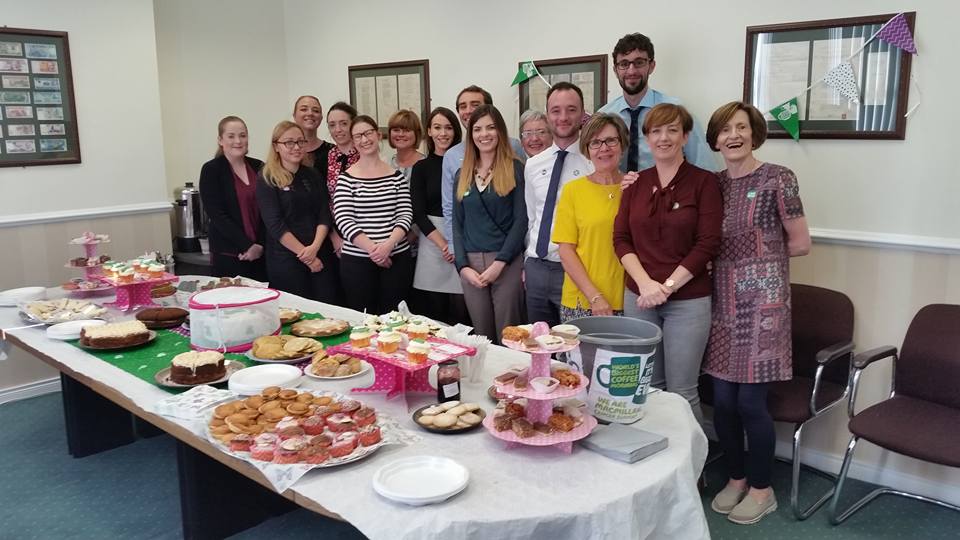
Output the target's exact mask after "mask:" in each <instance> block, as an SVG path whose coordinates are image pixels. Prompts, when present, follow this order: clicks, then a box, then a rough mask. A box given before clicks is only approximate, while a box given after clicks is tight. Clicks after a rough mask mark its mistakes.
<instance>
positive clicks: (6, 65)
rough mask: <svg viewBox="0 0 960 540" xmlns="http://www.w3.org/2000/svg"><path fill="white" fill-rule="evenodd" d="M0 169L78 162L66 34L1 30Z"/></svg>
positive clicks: (78, 149) (68, 46)
mask: <svg viewBox="0 0 960 540" xmlns="http://www.w3.org/2000/svg"><path fill="white" fill-rule="evenodd" d="M0 104H2V107H0V108H2V109H3V112H2V113H0V138H2V139H3V144H2V145H0V167H24V166H32V165H61V164H65V163H80V139H79V137H78V135H77V108H76V102H75V100H74V97H73V73H72V71H71V68H70V44H69V42H68V40H67V33H66V32H53V31H49V30H27V29H23V28H0Z"/></svg>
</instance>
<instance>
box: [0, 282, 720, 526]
mask: <svg viewBox="0 0 960 540" xmlns="http://www.w3.org/2000/svg"><path fill="white" fill-rule="evenodd" d="M281 304H282V305H284V306H291V307H296V308H299V309H301V310H304V311H315V312H319V313H322V314H324V315H325V316H328V317H338V318H344V319H347V320H350V321H358V320H359V319H360V315H359V314H358V313H357V312H354V311H352V310H348V309H345V308H340V307H337V306H328V305H324V304H319V303H316V302H312V301H309V300H304V299H302V298H299V297H295V296H291V295H287V294H284V295H283V297H282V299H281ZM23 324H24V323H23V322H22V321H21V320H20V319H19V317H18V316H17V310H16V308H0V328H5V329H7V328H13V327H17V326H22V325H23ZM10 333H11V334H13V335H15V336H16V337H17V338H19V339H21V340H22V341H24V342H26V343H28V344H29V345H30V346H31V347H33V348H35V349H37V350H39V351H40V352H42V353H44V354H47V355H49V356H51V357H53V358H56V359H57V360H58V361H60V362H62V363H63V364H64V365H67V366H69V367H70V368H71V369H74V370H76V371H77V372H79V373H82V374H84V375H86V376H88V377H90V378H92V379H94V380H96V381H99V382H101V383H103V384H105V385H108V386H111V387H113V388H116V389H119V390H121V391H122V392H123V393H124V394H125V395H126V396H128V397H129V398H130V399H131V400H133V401H134V402H135V403H136V404H137V406H139V407H141V408H143V409H144V410H145V411H152V410H153V405H154V404H155V403H156V402H157V401H158V400H160V399H163V398H165V397H167V396H169V395H170V394H168V393H167V392H165V391H163V390H161V389H160V388H157V387H155V386H153V385H150V384H148V383H145V382H143V381H141V380H140V379H137V378H136V377H134V376H132V375H129V374H127V373H125V372H123V371H121V370H120V369H118V368H115V367H113V366H111V365H109V364H106V363H104V362H101V361H99V360H97V359H96V358H95V357H93V356H91V355H88V354H86V353H85V352H83V351H82V350H80V349H77V348H76V347H74V346H72V345H70V344H67V343H64V342H61V341H55V340H50V339H47V338H46V336H45V335H44V329H43V328H28V329H20V330H11V331H10ZM527 358H528V356H527V355H525V354H522V353H518V352H516V351H511V350H508V349H504V348H502V347H491V348H490V351H489V353H488V355H487V359H486V363H485V368H484V378H483V379H484V381H489V380H491V379H492V378H493V377H494V376H495V375H496V374H497V373H499V372H501V371H502V370H503V369H505V368H506V367H507V366H509V365H512V364H517V363H522V362H523V361H524V360H526V359H527ZM372 382H373V376H372V373H368V374H365V375H362V376H360V377H357V378H354V379H347V380H342V381H335V382H324V381H318V380H316V379H308V378H306V377H305V378H304V383H303V385H302V387H303V388H315V389H325V390H333V391H338V392H343V393H348V392H349V390H350V388H353V387H357V386H368V385H369V384H372ZM488 386H489V383H487V382H484V383H469V382H464V383H463V397H464V399H465V400H469V401H475V402H477V403H480V404H481V406H482V407H483V408H484V409H485V410H487V411H488V412H489V411H490V410H491V409H492V408H493V405H492V402H491V401H490V400H489V399H488V398H487V397H486V389H487V387H488ZM357 397H358V398H359V399H361V400H363V401H366V402H368V403H370V405H372V406H374V407H376V408H377V409H380V410H383V411H384V412H385V413H387V414H389V415H391V416H393V417H394V418H397V419H399V420H400V421H401V424H402V425H403V426H404V427H406V428H407V429H409V430H414V431H418V432H419V433H420V434H421V435H422V436H423V441H422V442H420V443H417V444H414V445H411V446H406V447H391V446H387V447H383V448H381V449H380V450H378V451H377V452H376V453H375V454H373V455H372V456H371V457H369V458H367V459H364V460H362V461H359V462H356V463H353V464H349V465H345V466H342V467H335V468H329V469H321V470H316V471H312V472H310V473H308V474H307V475H306V476H304V477H303V478H301V479H300V480H299V481H298V482H297V483H296V484H294V485H293V487H292V488H291V489H292V490H293V491H294V492H296V493H298V494H300V495H302V496H305V497H307V498H309V499H312V500H314V501H316V502H317V503H318V504H320V505H322V506H323V507H324V508H326V509H328V510H330V511H331V512H335V513H337V514H339V515H341V516H343V518H344V519H346V520H348V521H349V522H350V523H352V524H353V525H354V526H356V527H357V528H358V529H359V530H360V531H361V532H363V534H365V535H366V536H368V537H369V538H371V539H374V540H376V539H390V540H398V539H422V538H457V539H466V538H477V539H484V540H486V539H508V538H517V539H521V538H522V539H533V540H536V539H541V538H542V539H559V538H576V539H586V538H605V539H617V540H619V539H627V538H629V539H635V538H670V539H675V538H684V539H696V538H709V531H708V529H707V522H706V518H705V516H704V512H703V507H702V505H701V503H700V496H699V494H698V492H697V487H696V482H697V478H698V477H699V475H700V472H701V470H702V469H703V463H704V460H705V459H706V455H707V439H706V437H705V436H704V434H703V431H702V430H701V429H700V427H699V426H698V425H697V423H696V421H695V420H694V417H693V414H692V413H691V411H690V408H689V406H688V405H687V403H686V401H685V400H684V399H683V398H681V397H680V396H678V395H675V394H670V393H666V392H659V393H655V394H652V395H650V396H649V399H648V401H647V405H646V414H645V416H644V418H643V419H642V420H640V421H639V422H637V423H636V424H635V426H637V427H639V428H641V429H645V430H648V431H652V432H654V433H658V434H661V435H664V436H666V437H667V438H668V439H669V446H668V448H667V449H666V450H664V451H662V452H659V453H657V454H655V455H653V456H651V457H649V458H647V459H645V460H643V461H640V462H638V463H634V464H626V463H622V462H619V461H615V460H612V459H609V458H606V457H603V456H601V455H600V454H596V453H594V452H591V451H589V450H586V449H584V448H582V447H580V446H578V445H574V449H573V453H571V454H564V453H562V452H560V451H559V450H556V449H554V448H535V447H520V448H513V449H509V450H508V449H506V448H505V444H504V443H503V442H502V441H500V440H497V439H495V438H493V437H492V436H490V435H489V434H488V433H486V432H485V431H484V430H483V428H481V429H478V430H475V431H473V432H470V433H465V434H462V435H438V434H433V433H428V432H424V431H422V430H420V429H419V428H418V427H417V426H416V424H415V423H414V422H413V420H412V419H411V416H410V412H412V410H414V409H415V408H416V407H418V406H420V405H421V404H426V403H427V402H429V401H430V400H431V398H429V397H427V396H410V403H409V404H407V403H405V402H404V400H403V399H401V398H396V399H393V400H390V401H386V400H385V399H384V397H383V396H381V395H377V394H358V395H357ZM432 399H433V400H435V397H434V398H432ZM171 420H172V421H176V422H178V423H181V424H182V425H183V426H184V427H186V428H188V429H189V428H190V427H191V425H190V423H189V422H186V421H180V420H176V419H171ZM416 455H437V456H446V457H450V458H453V459H456V460H457V461H459V462H460V463H462V464H463V465H464V466H466V467H467V468H468V469H469V471H470V484H469V485H468V487H467V489H466V490H465V491H464V492H462V493H461V494H459V495H458V496H456V497H454V498H453V499H450V500H448V501H446V502H445V503H442V504H438V505H433V506H427V507H410V506H406V505H403V504H399V503H394V502H391V501H389V500H386V499H384V498H382V497H380V496H379V495H377V494H376V493H375V492H374V491H373V487H372V485H371V478H372V477H373V474H374V473H375V472H376V471H377V469H379V468H380V467H382V466H383V465H384V464H386V463H389V462H390V461H392V460H394V459H398V458H402V457H408V456H416ZM247 466H249V465H247ZM251 470H252V468H251Z"/></svg>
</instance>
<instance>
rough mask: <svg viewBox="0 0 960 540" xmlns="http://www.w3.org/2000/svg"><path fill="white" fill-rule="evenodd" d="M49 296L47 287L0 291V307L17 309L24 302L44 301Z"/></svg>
mask: <svg viewBox="0 0 960 540" xmlns="http://www.w3.org/2000/svg"><path fill="white" fill-rule="evenodd" d="M46 296H47V289H46V287H20V288H19V289H8V290H6V291H0V307H16V306H17V304H20V303H23V302H32V301H33V300H43V299H44V298H45V297H46Z"/></svg>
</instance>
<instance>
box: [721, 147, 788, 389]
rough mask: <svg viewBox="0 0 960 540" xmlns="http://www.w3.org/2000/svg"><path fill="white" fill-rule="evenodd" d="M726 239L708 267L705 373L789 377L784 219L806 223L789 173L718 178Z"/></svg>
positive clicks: (752, 378)
mask: <svg viewBox="0 0 960 540" xmlns="http://www.w3.org/2000/svg"><path fill="white" fill-rule="evenodd" d="M718 176H719V179H720V190H721V191H722V193H723V241H722V244H721V247H720V255H719V256H718V257H717V259H716V260H715V261H714V268H713V280H714V286H713V323H712V326H711V329H710V341H709V343H708V344H707V355H706V358H707V359H706V362H705V363H704V371H706V372H707V373H709V374H710V375H713V376H714V377H717V378H719V379H723V380H725V381H731V382H737V383H766V382H773V381H785V380H789V379H791V378H792V377H793V372H792V358H791V352H792V351H791V348H792V347H791V334H790V257H789V255H788V253H787V235H786V232H785V231H784V229H783V222H784V221H785V220H789V219H794V218H799V217H803V204H802V203H801V202H800V189H799V186H798V185H797V177H796V176H795V175H794V174H793V171H791V170H790V169H787V168H786V167H781V166H780V165H773V164H770V163H764V164H763V165H761V166H760V167H759V168H757V170H755V171H754V172H752V173H750V174H749V175H747V176H744V177H742V178H736V179H731V178H730V177H729V176H728V175H727V171H723V172H721V173H719V175H718Z"/></svg>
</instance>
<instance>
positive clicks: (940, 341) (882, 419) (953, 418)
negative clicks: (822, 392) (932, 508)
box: [830, 304, 960, 525]
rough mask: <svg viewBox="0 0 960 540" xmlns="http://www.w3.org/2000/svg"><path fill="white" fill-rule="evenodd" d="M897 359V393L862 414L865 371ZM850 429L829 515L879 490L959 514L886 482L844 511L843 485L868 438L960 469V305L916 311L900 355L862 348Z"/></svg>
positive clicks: (837, 518)
mask: <svg viewBox="0 0 960 540" xmlns="http://www.w3.org/2000/svg"><path fill="white" fill-rule="evenodd" d="M885 358H891V359H892V366H891V368H892V375H891V381H890V396H889V398H887V399H885V400H884V401H881V402H879V403H877V404H875V405H872V406H870V407H867V408H866V409H864V410H863V411H861V412H859V413H855V407H856V399H857V389H858V387H859V384H860V375H861V373H862V372H863V370H864V369H866V368H867V366H869V365H870V364H872V363H874V362H876V361H877V360H882V359H885ZM853 365H854V370H853V373H852V376H851V381H852V382H851V391H850V401H849V405H848V407H847V412H848V414H849V415H850V423H849V429H850V432H851V433H852V434H853V435H852V436H851V437H850V443H849V444H848V445H847V451H846V453H845V454H844V456H843V465H842V466H841V467H840V475H839V476H838V478H837V484H836V494H835V495H834V498H833V502H832V503H830V521H831V523H833V524H834V525H838V524H840V523H842V522H844V521H845V520H846V519H847V518H849V517H850V516H851V515H853V513H854V512H856V511H858V510H860V509H861V508H863V507H864V506H865V505H867V504H868V503H869V502H870V501H872V500H874V499H876V498H877V497H879V496H880V495H884V494H889V495H899V496H901V497H907V498H911V499H916V500H919V501H924V502H928V503H933V504H936V505H939V506H942V507H944V508H949V509H951V510H956V511H958V512H960V506H956V505H953V504H950V503H947V502H944V501H941V500H938V499H934V498H930V497H925V496H923V495H917V494H915V493H908V492H905V491H900V490H896V489H892V488H887V487H881V488H878V489H875V490H873V491H872V492H870V493H868V494H867V495H866V496H865V497H863V498H862V499H860V500H859V501H857V502H856V503H854V504H853V505H851V506H850V508H848V509H847V510H845V511H844V512H842V513H839V514H838V510H837V507H838V505H839V501H840V494H841V492H842V490H843V483H844V481H845V480H846V478H847V473H848V471H849V469H850V462H851V461H852V459H853V452H854V449H855V448H856V446H857V442H858V441H859V440H860V439H861V438H862V439H866V440H868V441H870V442H872V443H873V444H876V445H877V446H880V447H882V448H885V449H887V450H890V451H891V452H896V453H898V454H903V455H905V456H909V457H912V458H915V459H919V460H923V461H927V462H930V463H936V464H939V465H946V466H948V467H960V429H958V427H960V391H958V390H957V389H958V387H960V305H947V304H932V305H929V306H926V307H924V308H922V309H921V310H920V311H919V312H917V314H916V316H914V318H913V321H912V322H911V323H910V327H909V328H908V329H907V335H906V337H904V339H903V347H902V348H901V349H900V353H899V355H898V354H897V348H896V347H892V346H885V347H878V348H876V349H871V350H869V351H865V352H862V353H860V354H858V355H857V356H856V358H855V359H854V361H853Z"/></svg>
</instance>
